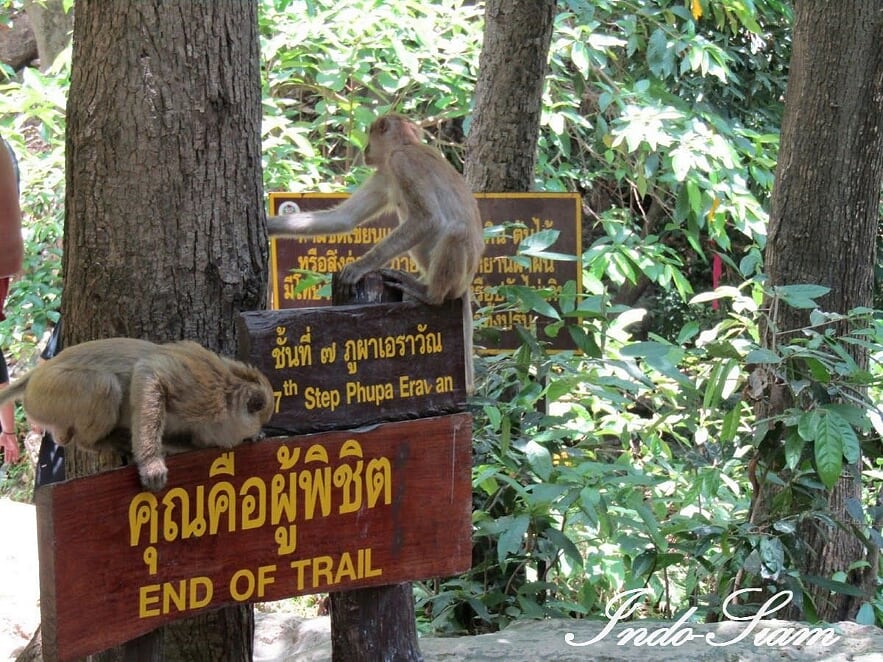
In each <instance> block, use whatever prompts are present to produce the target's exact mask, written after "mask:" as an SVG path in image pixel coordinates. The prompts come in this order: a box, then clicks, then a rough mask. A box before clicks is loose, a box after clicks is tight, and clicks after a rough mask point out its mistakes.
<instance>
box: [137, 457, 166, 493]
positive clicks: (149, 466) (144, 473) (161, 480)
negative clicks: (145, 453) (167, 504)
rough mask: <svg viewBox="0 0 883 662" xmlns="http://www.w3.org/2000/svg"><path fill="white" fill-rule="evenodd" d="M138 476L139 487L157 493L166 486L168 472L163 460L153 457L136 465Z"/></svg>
mask: <svg viewBox="0 0 883 662" xmlns="http://www.w3.org/2000/svg"><path fill="white" fill-rule="evenodd" d="M138 475H139V477H140V478H141V485H142V486H144V488H145V489H148V490H150V491H151V492H159V491H160V490H161V489H162V488H164V487H165V486H166V480H167V479H168V477H169V470H168V468H167V467H166V463H165V460H163V459H162V458H161V457H153V458H150V459H148V460H145V461H144V462H140V463H139V464H138Z"/></svg>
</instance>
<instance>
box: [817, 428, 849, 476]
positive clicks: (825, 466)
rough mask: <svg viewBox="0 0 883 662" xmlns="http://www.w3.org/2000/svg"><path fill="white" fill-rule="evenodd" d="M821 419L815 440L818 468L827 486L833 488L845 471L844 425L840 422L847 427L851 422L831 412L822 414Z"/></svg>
mask: <svg viewBox="0 0 883 662" xmlns="http://www.w3.org/2000/svg"><path fill="white" fill-rule="evenodd" d="M819 413H820V414H821V412H819ZM819 419H820V420H819V428H818V430H817V431H816V440H815V458H816V470H817V471H818V472H819V478H820V479H821V481H822V483H823V484H824V485H825V487H827V488H828V489H831V488H832V487H834V485H835V484H836V483H837V481H838V480H839V479H840V473H841V472H842V471H843V427H842V425H841V424H840V423H841V422H842V424H843V425H845V426H846V427H847V428H848V427H849V424H848V423H847V422H846V421H844V420H843V419H842V418H841V417H840V416H837V415H836V414H833V415H832V413H831V412H828V413H827V415H820V416H819ZM850 431H852V428H850Z"/></svg>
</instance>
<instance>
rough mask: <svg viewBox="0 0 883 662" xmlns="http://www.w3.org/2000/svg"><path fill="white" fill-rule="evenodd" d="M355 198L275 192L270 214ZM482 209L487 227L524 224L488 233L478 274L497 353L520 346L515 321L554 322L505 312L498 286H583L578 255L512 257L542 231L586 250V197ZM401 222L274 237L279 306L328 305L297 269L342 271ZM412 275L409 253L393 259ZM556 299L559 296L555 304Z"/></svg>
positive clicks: (502, 201) (486, 201)
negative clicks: (496, 233)
mask: <svg viewBox="0 0 883 662" xmlns="http://www.w3.org/2000/svg"><path fill="white" fill-rule="evenodd" d="M346 197H347V195H346V194H342V193H341V194H328V193H271V194H270V214H274V215H275V214H283V213H290V212H294V211H298V210H303V211H315V210H320V209H327V208H328V207H332V206H334V205H335V204H338V203H339V202H340V201H341V200H343V199H345V198H346ZM475 198H476V200H477V201H478V207H479V212H480V213H481V218H482V220H483V221H484V224H485V226H486V227H489V226H494V225H500V224H503V223H507V222H511V223H521V224H523V225H524V227H523V228H514V229H513V230H512V231H511V233H510V236H498V237H493V238H490V239H488V241H487V243H486V248H485V254H484V256H483V258H482V260H481V264H480V266H479V269H478V273H477V274H476V277H475V281H474V283H473V287H472V294H473V298H474V300H475V301H476V302H477V303H478V306H479V308H480V309H481V310H483V311H484V312H483V313H482V314H479V315H477V316H476V329H477V338H478V339H479V341H480V343H479V344H480V345H482V346H483V351H484V352H486V353H494V352H498V351H502V350H508V349H515V348H517V347H519V346H520V342H519V340H518V338H517V335H516V334H515V333H514V332H513V331H512V328H513V327H514V326H515V325H520V326H525V327H529V328H531V327H534V326H535V325H536V326H538V327H540V328H541V329H542V328H543V327H545V326H547V325H548V324H549V323H550V322H551V321H552V320H551V319H549V318H546V317H543V316H539V315H536V314H534V313H529V312H521V311H518V310H499V309H498V307H499V305H500V304H501V303H502V302H503V301H504V297H503V296H502V295H501V294H500V293H499V292H497V291H495V289H494V288H498V287H501V286H511V285H515V286H529V287H532V288H536V289H551V290H553V291H556V292H560V289H561V287H562V286H563V285H564V284H565V283H566V282H567V281H575V283H576V291H577V292H581V291H582V287H581V280H582V270H581V268H580V263H579V261H578V260H575V261H571V262H567V261H558V260H550V259H547V258H544V257H541V256H537V257H531V258H527V257H524V256H522V257H520V258H517V259H512V256H514V255H515V254H516V252H517V249H518V246H519V244H520V243H521V242H522V241H523V240H525V239H527V238H528V237H531V236H533V235H536V234H537V233H539V232H543V231H545V230H555V231H557V232H558V233H559V235H558V239H557V240H556V241H555V243H554V244H553V245H552V246H550V247H549V248H548V249H547V250H548V251H549V252H556V253H562V254H567V255H574V256H579V255H581V254H582V201H581V199H580V196H579V194H577V193H477V194H476V195H475ZM397 223H398V221H397V219H396V216H395V215H394V214H384V215H382V216H380V217H378V218H377V219H374V220H373V221H371V222H370V223H367V224H364V225H362V226H360V227H358V228H356V229H355V230H354V231H353V232H350V233H346V234H338V235H330V236H325V237H299V238H273V239H272V241H271V244H270V275H271V289H272V292H273V307H274V308H279V309H290V308H303V307H313V306H323V305H328V303H329V300H328V296H327V295H321V294H320V292H319V290H318V289H317V288H311V289H307V290H305V291H302V292H296V289H297V285H298V283H299V282H300V278H301V276H300V274H298V273H292V272H291V270H292V269H307V270H311V271H318V272H322V273H336V272H338V271H340V269H342V268H343V266H344V265H345V264H347V263H348V262H352V261H354V260H356V259H358V258H359V257H361V256H362V255H364V254H365V253H366V252H367V251H368V250H369V249H370V248H371V247H372V246H373V245H374V244H376V243H377V242H378V241H380V240H381V239H382V238H383V237H385V236H386V235H387V234H388V233H389V232H390V231H391V230H392V229H393V228H394V227H395V226H396V225H397ZM390 266H391V267H392V268H394V269H401V270H403V271H408V272H411V273H416V272H417V267H416V265H415V264H414V262H413V260H412V259H411V258H410V257H408V256H407V255H404V256H401V257H399V258H396V259H395V260H394V261H393V263H392V265H390ZM555 301H556V298H553V299H552V302H553V303H554V302H555ZM540 338H541V339H543V340H546V341H548V342H549V343H550V344H551V346H552V348H555V349H573V348H574V345H573V341H572V340H571V338H570V336H569V334H566V333H563V334H558V336H557V337H555V338H546V337H544V335H543V333H542V331H541V332H540Z"/></svg>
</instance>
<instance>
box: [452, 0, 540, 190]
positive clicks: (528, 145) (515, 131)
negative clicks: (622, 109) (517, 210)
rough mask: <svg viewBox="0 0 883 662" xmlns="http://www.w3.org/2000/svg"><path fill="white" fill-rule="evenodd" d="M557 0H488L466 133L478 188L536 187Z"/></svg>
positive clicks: (469, 174)
mask: <svg viewBox="0 0 883 662" xmlns="http://www.w3.org/2000/svg"><path fill="white" fill-rule="evenodd" d="M556 4H557V3H556V0H488V2H487V3H486V6H485V13H484V20H485V25H484V41H483V44H482V48H481V57H480V59H479V65H478V81H477V82H476V84H475V107H474V111H473V114H472V125H471V127H470V128H469V135H468V136H467V138H466V167H465V172H464V174H465V176H466V181H468V182H469V185H470V186H471V187H472V190H473V191H480V192H487V191H496V192H506V191H529V190H531V189H532V188H533V183H534V168H535V166H536V151H537V141H538V140H539V127H540V112H541V110H542V100H543V85H544V83H545V80H546V73H547V71H548V56H549V45H550V44H551V42H552V26H553V19H554V17H555V7H556Z"/></svg>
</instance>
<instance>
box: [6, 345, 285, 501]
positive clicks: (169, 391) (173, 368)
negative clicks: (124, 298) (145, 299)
mask: <svg viewBox="0 0 883 662" xmlns="http://www.w3.org/2000/svg"><path fill="white" fill-rule="evenodd" d="M9 400H21V401H22V404H23V405H24V408H25V411H26V412H27V415H28V417H29V418H30V419H31V420H32V421H33V422H35V423H39V424H40V425H42V426H43V427H44V428H46V429H47V430H48V431H49V432H51V433H52V436H53V437H54V439H55V441H56V443H58V444H59V445H61V446H65V445H69V444H73V445H76V446H77V447H79V448H81V449H83V450H87V451H96V452H97V451H99V450H102V449H113V450H120V447H119V444H120V443H121V439H120V437H121V434H122V435H124V434H125V433H123V432H121V431H120V430H119V428H124V429H126V430H130V431H131V435H130V436H131V441H130V442H129V441H128V440H125V441H122V444H123V446H124V447H125V448H124V450H127V451H130V452H131V454H132V456H133V457H134V460H135V464H136V465H137V466H138V474H139V476H140V478H141V484H142V485H143V486H144V487H145V488H147V489H149V490H153V491H159V490H161V489H162V488H163V487H164V486H165V484H166V478H167V475H168V469H167V468H166V463H165V460H164V459H163V458H164V455H165V453H166V452H175V451H177V452H180V450H186V448H187V447H191V448H192V447H195V448H202V447H208V446H218V447H220V448H231V447H233V446H236V445H237V444H240V443H241V442H242V441H243V440H245V439H253V438H257V437H259V435H260V431H261V426H262V425H264V424H266V423H267V421H269V420H270V416H271V415H272V413H273V407H274V397H273V389H272V387H271V386H270V382H269V381H268V380H267V378H266V377H265V376H264V375H263V374H261V372H260V371H259V370H257V369H256V368H253V367H252V366H249V365H246V364H244V363H240V362H238V361H233V360H231V359H228V358H225V357H222V356H219V355H217V354H215V353H214V352H211V351H209V350H207V349H205V348H204V347H202V346H201V345H198V344H197V343H195V342H190V341H181V342H173V343H168V344H164V345H157V344H154V343H152V342H148V341H146V340H137V339H135V338H108V339H105V340H93V341H90V342H85V343H82V344H80V345H74V346H73V347H68V348H67V349H65V350H64V351H62V352H61V353H59V354H58V355H57V356H56V357H54V358H52V359H50V360H49V361H47V362H46V363H43V364H41V365H39V366H37V367H36V368H34V369H33V370H31V371H30V372H29V373H28V374H27V375H25V376H24V377H22V378H21V379H19V380H18V381H17V382H16V383H15V384H13V385H11V386H10V387H9V388H7V389H4V390H3V391H2V392H0V404H3V403H4V402H7V401H9ZM164 437H165V438H166V441H167V443H166V444H164V443H163V438H164ZM171 438H174V441H175V442H180V441H183V442H184V448H183V449H182V448H173V447H172V446H171V445H170V444H169V443H168V442H169V440H170V439H171Z"/></svg>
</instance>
